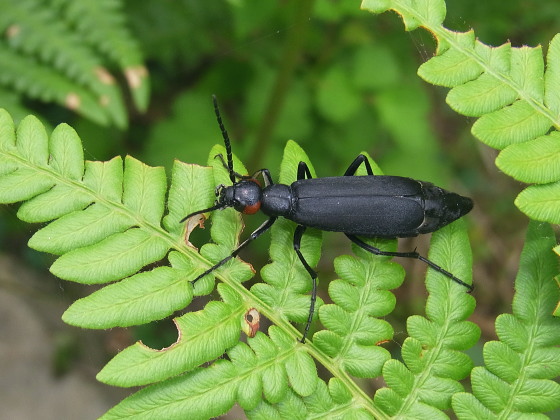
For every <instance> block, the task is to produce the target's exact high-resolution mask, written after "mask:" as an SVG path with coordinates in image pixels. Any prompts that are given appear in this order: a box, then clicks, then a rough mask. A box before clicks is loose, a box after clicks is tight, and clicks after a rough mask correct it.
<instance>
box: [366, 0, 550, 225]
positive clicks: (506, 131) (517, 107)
mask: <svg viewBox="0 0 560 420" xmlns="http://www.w3.org/2000/svg"><path fill="white" fill-rule="evenodd" d="M362 8H364V9H368V10H370V11H372V12H374V13H382V12H385V11H387V10H389V9H392V10H394V11H395V12H397V13H398V14H399V15H400V16H401V17H402V18H403V21H404V24H405V28H406V29H407V30H413V29H416V28H417V27H419V26H422V27H424V28H425V29H427V30H428V31H430V32H431V33H432V34H433V35H434V37H435V38H436V40H437V42H438V49H437V55H436V56H435V57H433V58H431V59H430V60H428V61H427V62H425V63H424V64H422V65H421V66H420V68H419V69H418V74H419V75H420V77H422V78H423V79H424V80H426V81H427V82H429V83H432V84H435V85H440V86H446V87H449V88H451V90H450V92H449V93H448V95H447V103H448V104H449V105H450V106H451V108H453V109H454V110H455V111H457V112H459V113H461V114H463V115H467V116H472V117H478V120H477V121H476V122H475V123H474V125H473V127H472V133H473V135H474V136H476V137H477V138H478V139H479V140H481V141H482V142H484V143H486V144H488V145H489V146H491V147H494V148H496V149H499V150H502V152H501V153H500V155H499V156H498V158H497V160H496V164H497V165H498V167H499V168H500V169H501V170H502V171H503V172H505V173H507V174H509V175H511V176H512V177H514V178H515V179H517V180H519V181H523V182H528V183H535V184H537V185H532V186H529V187H527V188H526V189H525V191H523V192H522V193H521V194H519V196H518V197H517V199H516V201H515V204H516V205H517V207H518V208H519V209H520V210H521V211H523V212H524V213H525V214H527V215H528V216H529V217H531V218H533V219H536V220H541V221H547V222H551V223H560V204H559V201H558V200H557V197H558V193H559V188H560V187H558V185H560V184H559V182H560V172H558V170H557V166H558V164H559V163H558V162H559V159H560V158H559V157H558V155H559V154H558V153H555V154H553V151H551V150H550V149H549V148H547V147H546V146H547V145H549V144H556V143H557V142H558V141H557V140H558V133H557V130H558V129H559V128H560V100H559V99H558V93H557V92H558V88H559V86H560V68H559V66H558V62H559V58H560V36H559V35H557V36H555V37H554V39H553V40H552V41H551V43H550V46H549V49H548V55H547V64H546V70H545V64H544V61H543V56H542V49H541V47H540V46H538V47H535V48H530V47H525V46H524V47H519V48H514V47H512V46H511V45H510V44H509V43H507V44H504V45H502V46H499V47H490V46H488V45H485V44H483V43H482V42H480V41H479V40H477V39H476V38H475V35H474V32H473V31H469V32H454V31H451V30H449V29H447V28H445V27H444V26H443V20H444V18H445V13H446V10H445V2H444V0H421V1H413V0H392V1H388V0H364V1H363V2H362ZM551 128H552V131H551V132H550V133H549V130H551ZM551 163H553V165H552V168H551V166H550V164H551ZM551 194H554V195H551Z"/></svg>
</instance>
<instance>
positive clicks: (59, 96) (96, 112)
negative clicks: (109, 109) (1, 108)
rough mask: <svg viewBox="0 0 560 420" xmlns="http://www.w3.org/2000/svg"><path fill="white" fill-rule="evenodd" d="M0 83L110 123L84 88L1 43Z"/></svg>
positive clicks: (21, 92) (101, 123)
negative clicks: (0, 67)
mask: <svg viewBox="0 0 560 420" xmlns="http://www.w3.org/2000/svg"><path fill="white" fill-rule="evenodd" d="M0 61H1V62H2V69H1V71H0V84H1V85H3V86H5V87H7V88H10V89H13V90H15V91H16V92H18V93H20V94H23V95H28V96H30V97H33V98H37V99H40V100H41V101H44V102H55V103H57V104H59V105H61V106H64V107H66V108H68V109H71V110H72V111H74V112H77V113H79V114H81V115H83V116H84V117H86V118H89V119H91V120H92V121H94V122H96V123H97V124H100V125H107V124H109V116H108V115H107V113H106V112H105V111H104V110H103V109H102V108H101V107H100V106H99V104H98V101H97V99H96V98H95V96H94V95H93V94H92V93H91V92H90V91H89V90H87V89H85V88H83V87H82V86H79V85H77V84H76V83H74V82H72V81H70V80H68V79H67V78H66V77H64V76H62V75H61V74H60V73H59V72H57V71H55V70H53V69H52V68H51V67H48V66H45V65H41V64H40V63H37V61H36V60H35V59H33V58H31V57H25V56H22V55H20V54H16V53H15V52H13V51H12V50H11V49H9V48H7V46H5V45H3V44H2V43H0Z"/></svg>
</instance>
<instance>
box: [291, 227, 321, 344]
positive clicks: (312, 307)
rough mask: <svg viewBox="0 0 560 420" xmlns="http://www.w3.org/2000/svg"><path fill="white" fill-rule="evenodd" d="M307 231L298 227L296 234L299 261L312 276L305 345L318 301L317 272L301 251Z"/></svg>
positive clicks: (303, 340) (295, 245)
mask: <svg viewBox="0 0 560 420" xmlns="http://www.w3.org/2000/svg"><path fill="white" fill-rule="evenodd" d="M305 229H306V227H305V226H302V225H297V227H296V230H295V232H294V251H296V254H297V256H298V257H299V260H300V261H301V263H302V264H303V266H304V267H305V269H306V270H307V272H308V273H309V275H310V276H311V304H310V306H309V316H308V317H307V323H306V324H305V330H304V331H303V337H302V338H301V342H302V343H305V337H307V333H308V332H309V327H310V326H311V321H312V320H313V313H314V312H315V301H316V300H317V272H316V271H315V270H313V269H312V268H311V267H310V266H309V264H308V263H307V261H306V260H305V257H304V256H303V254H302V253H301V251H300V244H301V237H302V236H303V232H305Z"/></svg>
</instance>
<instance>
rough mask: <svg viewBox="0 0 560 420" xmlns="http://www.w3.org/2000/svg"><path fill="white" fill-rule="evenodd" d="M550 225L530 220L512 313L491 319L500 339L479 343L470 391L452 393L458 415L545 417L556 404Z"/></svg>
mask: <svg viewBox="0 0 560 420" xmlns="http://www.w3.org/2000/svg"><path fill="white" fill-rule="evenodd" d="M555 244H556V240H555V237H554V233H553V231H552V229H551V228H550V226H549V225H547V224H544V223H537V222H531V223H530V224H529V230H528V232H527V240H526V242H525V247H524V248H523V252H522V254H521V261H520V265H519V272H518V274H517V278H516V279H515V289H516V293H515V297H514V300H513V305H512V309H513V313H512V314H502V315H500V316H499V317H498V318H497V319H496V332H497V334H498V337H499V341H490V342H488V343H486V344H485V345H484V362H485V366H479V367H476V368H475V369H473V371H472V373H471V382H472V391H473V393H472V394H467V393H459V394H456V395H455V396H454V397H453V408H454V410H455V412H456V413H457V416H458V417H459V418H460V419H472V418H545V417H544V416H542V415H540V414H538V413H544V412H547V411H552V410H554V409H556V408H558V407H560V400H559V399H558V395H560V385H559V384H558V383H557V382H554V381H552V380H551V379H554V378H555V377H557V376H560V348H559V347H558V345H559V344H560V319H558V318H556V317H553V316H552V313H553V311H554V309H555V306H556V302H558V298H559V297H560V293H559V289H558V286H557V284H556V283H555V282H554V281H553V279H554V276H556V275H557V274H558V260H557V257H556V256H555V255H554V253H553V252H552V251H551V250H550V249H551V248H552V247H553V246H554V245H555Z"/></svg>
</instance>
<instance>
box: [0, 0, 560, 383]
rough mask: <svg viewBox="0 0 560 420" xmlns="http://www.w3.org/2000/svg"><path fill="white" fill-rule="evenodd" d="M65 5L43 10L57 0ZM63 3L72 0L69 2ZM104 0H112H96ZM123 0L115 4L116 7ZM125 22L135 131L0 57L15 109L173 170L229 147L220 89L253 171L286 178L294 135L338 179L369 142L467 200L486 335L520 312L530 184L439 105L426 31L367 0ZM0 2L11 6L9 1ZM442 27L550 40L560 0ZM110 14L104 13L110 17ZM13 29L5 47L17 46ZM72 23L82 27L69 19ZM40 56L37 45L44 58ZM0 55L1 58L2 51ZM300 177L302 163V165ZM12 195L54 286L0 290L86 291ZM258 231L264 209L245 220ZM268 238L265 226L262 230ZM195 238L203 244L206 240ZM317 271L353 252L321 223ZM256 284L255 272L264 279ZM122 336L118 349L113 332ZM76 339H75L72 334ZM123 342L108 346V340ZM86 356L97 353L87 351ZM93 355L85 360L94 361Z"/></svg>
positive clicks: (141, 6) (6, 94)
mask: <svg viewBox="0 0 560 420" xmlns="http://www.w3.org/2000/svg"><path fill="white" fill-rule="evenodd" d="M60 3H61V2H57V1H56V0H52V1H47V2H40V4H41V6H40V7H42V8H45V10H48V9H49V8H53V10H54V8H56V7H61V6H60ZM62 3H63V2H62ZM102 3H103V2H102ZM114 3H116V4H119V2H114ZM121 3H122V9H121V10H120V11H119V16H121V17H124V21H122V22H120V23H119V22H117V24H120V25H122V26H123V27H124V28H126V29H127V30H128V31H129V36H130V38H131V39H132V41H133V42H134V43H136V47H137V48H138V49H139V51H141V53H142V54H143V57H144V64H145V66H146V67H147V69H148V71H149V78H150V84H151V93H150V99H149V105H148V108H147V110H146V111H145V112H142V111H138V110H137V109H136V107H135V106H134V105H133V101H132V100H131V99H130V92H129V91H128V90H127V87H126V86H125V83H124V77H123V76H122V75H119V69H118V68H117V67H116V65H115V63H114V62H113V61H111V60H110V59H109V58H107V54H105V55H104V54H98V55H96V57H97V58H98V59H99V60H101V61H102V63H103V65H104V66H106V68H107V69H108V70H109V71H110V72H112V73H113V74H114V75H115V76H116V79H117V83H119V85H118V86H119V89H121V90H122V92H123V95H124V98H125V102H124V103H125V104H126V111H127V113H128V127H127V128H124V127H117V126H115V125H111V124H110V123H108V124H106V125H99V124H98V123H96V122H94V121H93V120H92V119H89V118H86V117H84V116H79V115H78V114H75V113H72V112H70V111H69V110H67V109H65V108H63V107H61V106H59V105H56V104H53V103H50V102H44V101H41V100H40V98H39V97H37V96H34V95H33V94H32V92H25V91H24V92H22V91H21V90H16V89H13V86H14V82H13V81H12V82H11V83H4V84H3V85H2V83H3V81H5V80H6V79H5V78H2V66H0V107H4V108H6V109H7V110H8V111H9V112H10V113H12V115H13V116H14V118H15V119H16V120H18V119H20V118H21V117H22V116H23V115H25V114H26V113H33V114H35V115H38V116H40V117H41V119H42V120H43V121H44V122H45V123H46V124H48V126H49V127H50V129H52V127H54V126H55V125H57V124H59V123H61V122H67V123H69V124H70V125H72V126H73V127H74V128H75V129H76V130H77V132H78V134H79V135H80V136H81V138H82V139H83V142H84V148H85V155H86V158H87V159H90V160H107V159H110V158H111V157H113V156H115V155H125V154H131V155H133V156H135V157H136V158H139V159H141V160H142V161H144V162H146V163H148V164H150V165H161V166H165V167H166V168H170V166H171V164H172V161H173V159H179V160H182V161H185V162H193V163H199V164H205V162H206V160H207V157H208V152H209V150H210V148H211V147H212V145H214V144H215V143H221V142H222V139H221V134H220V131H219V127H218V125H217V123H216V121H215V117H214V111H213V107H212V102H211V95H212V94H216V95H217V97H218V99H219V102H220V105H221V109H222V114H223V118H224V120H225V124H226V127H227V128H228V131H229V135H230V138H231V139H232V141H233V150H234V153H236V154H237V156H238V157H240V158H241V160H242V161H243V162H244V163H245V165H246V166H247V168H250V169H249V170H250V171H255V170H257V169H260V168H262V167H266V168H269V169H270V170H271V172H272V174H273V176H274V174H276V173H277V171H278V167H279V164H280V159H281V156H282V150H283V147H284V145H285V143H286V141H287V140H288V139H293V140H295V141H297V142H298V143H299V144H300V145H301V146H302V147H303V148H304V149H305V150H306V151H307V153H308V154H309V156H310V158H311V160H312V162H313V164H314V166H315V169H316V171H317V174H318V175H319V176H333V175H340V174H342V173H343V172H344V170H345V169H346V167H347V166H348V164H349V163H350V162H351V161H352V160H353V159H354V157H355V156H356V155H357V154H358V153H360V152H361V151H367V152H368V153H370V155H371V156H373V157H374V159H375V160H376V161H377V163H378V164H379V165H380V166H381V168H382V169H383V171H384V172H385V173H386V174H390V175H403V176H410V177H413V178H417V179H422V180H426V181H432V182H434V183H436V184H438V185H440V186H442V187H444V188H448V189H451V190H454V191H457V192H459V193H461V194H463V195H468V196H471V197H473V199H474V201H475V209H474V210H473V211H472V212H471V213H470V214H469V215H468V216H467V218H466V219H467V222H468V224H469V226H470V231H469V232H470V237H471V241H472V247H473V254H474V281H475V283H476V286H477V289H476V290H475V294H474V295H475V297H476V298H477V300H478V308H477V311H476V313H475V315H474V316H473V320H474V321H475V322H477V323H478V324H479V325H480V326H481V328H482V331H483V339H484V341H486V340H489V339H492V338H494V337H495V333H494V329H493V322H494V319H495V317H496V315H497V314H499V313H501V312H507V311H510V304H511V298H512V295H513V280H514V278H515V274H516V270H517V261H518V258H519V253H520V251H521V247H522V243H523V237H524V231H525V227H526V225H527V220H526V218H525V217H524V216H523V215H521V214H520V212H519V211H517V210H516V208H515V206H514V205H513V198H514V197H515V196H516V194H517V193H518V192H519V191H520V190H521V189H522V188H523V185H520V184H518V183H516V182H515V181H512V180H511V179H510V178H508V177H506V176H503V175H501V174H500V173H499V172H498V171H497V170H496V168H495V166H494V163H493V160H494V157H495V152H494V151H493V150H491V149H489V148H487V147H486V146H484V145H482V144H480V143H478V142H477V141H476V140H475V139H474V138H473V136H472V135H471V134H470V127H471V124H472V122H473V120H472V119H469V118H467V117H464V116H460V115H457V114H455V113H454V112H453V111H451V110H450V109H449V107H448V106H447V105H446V103H445V95H446V93H447V90H446V89H443V88H438V87H434V86H431V85H428V84H427V83H425V82H423V81H422V80H421V79H420V78H419V77H418V76H417V75H416V71H417V68H418V66H419V65H420V64H421V63H422V62H424V61H426V60H427V59H429V58H430V57H431V56H432V55H433V53H434V51H435V42H434V40H433V38H432V37H431V35H430V34H429V33H427V32H426V31H423V30H417V31H414V32H411V33H407V32H405V31H404V30H403V25H402V22H401V21H400V19H399V17H398V16H397V15H396V14H394V13H386V14H383V15H379V16H375V15H371V14H369V13H367V12H365V11H361V10H360V8H359V6H360V2H359V1H335V0H332V1H331V0H315V1H310V0H284V1H280V0H279V1H259V0H230V1H225V0H215V1H211V2H201V1H196V0H160V1H157V2H147V1H145V2H138V1H132V0H127V1H126V0H125V1H122V2H121ZM15 4H16V3H15V2H13V1H5V0H3V1H2V2H1V3H0V5H1V6H3V7H10V5H11V6H14V5H15ZM447 7H448V13H447V20H446V26H447V27H448V28H451V29H454V30H460V31H465V30H468V29H469V28H473V29H474V30H475V33H476V35H477V37H478V38H479V39H480V40H481V41H482V42H484V43H487V44H491V45H500V44H502V43H504V42H507V41H508V40H509V41H511V42H512V44H513V45H514V46H521V45H531V46H534V45H537V44H539V43H541V44H543V46H544V48H545V50H546V45H547V43H548V42H549V41H550V39H551V38H552V36H553V35H554V34H555V33H556V32H558V28H559V27H560V3H559V2H557V1H554V0H541V1H527V0H511V1H509V2H503V1H499V0H484V1H482V0H474V1H473V0H453V1H449V2H448V5H447ZM110 17H111V16H107V18H108V19H109V18H110ZM0 23H3V24H4V25H5V27H4V28H3V30H4V31H5V37H4V39H3V41H2V42H4V45H3V46H2V48H11V47H13V45H10V43H9V42H8V41H7V38H8V36H7V32H6V31H7V30H8V26H7V25H8V24H9V23H6V22H5V21H2V19H0ZM64 30H68V31H72V27H71V26H69V29H64ZM35 56H36V57H35V58H36V60H37V61H38V62H40V61H41V59H42V57H41V54H39V53H37V54H35ZM0 57H2V56H1V55H0ZM294 176H295V174H294ZM16 211H17V206H3V207H1V208H0V251H1V253H3V254H4V255H7V256H9V257H10V258H11V259H12V260H14V261H17V263H18V264H21V265H22V266H23V267H26V268H29V267H31V269H32V270H33V271H34V272H36V273H39V274H38V275H39V276H43V277H45V278H44V282H45V283H47V284H52V287H46V288H44V290H41V291H40V292H37V290H35V289H33V288H32V287H24V286H21V285H15V284H14V283H13V282H10V280H6V279H1V280H0V281H1V283H0V287H3V288H4V289H5V290H7V291H9V293H14V294H17V295H18V296H20V297H23V298H25V299H28V300H29V301H30V302H31V303H32V304H33V302H34V300H35V299H47V300H49V299H53V300H56V301H57V302H64V305H67V304H69V303H70V302H71V301H73V300H74V299H75V298H77V297H79V296H82V295H84V294H87V293H89V292H90V291H91V289H88V288H81V287H78V286H76V285H72V284H69V283H67V282H63V281H60V280H57V279H54V278H52V277H49V275H48V274H47V273H48V266H49V265H50V263H51V262H52V260H53V257H52V256H48V255H44V254H39V253H37V252H34V251H32V250H30V249H28V248H27V246H26V243H27V240H28V239H29V237H30V236H31V235H32V233H33V232H34V231H35V230H36V229H37V228H38V227H39V226H30V225H26V224H23V223H22V222H19V221H18V220H17V218H16V216H15V213H16ZM245 219H246V223H248V228H247V229H249V228H251V227H254V226H256V225H257V224H259V223H260V222H261V221H262V219H261V218H259V217H256V219H257V220H256V221H249V220H247V219H248V218H245ZM265 236H268V235H265ZM198 240H199V242H202V241H203V240H204V236H201V237H200V238H199V239H198ZM268 240H269V239H268V237H266V238H264V237H263V238H261V239H259V241H260V242H261V243H260V245H257V246H253V247H251V249H249V250H248V251H247V252H245V253H244V254H243V255H242V256H243V258H244V259H246V260H247V261H250V262H251V263H252V264H253V265H254V266H255V267H256V268H257V269H259V268H260V267H262V266H263V265H264V264H266V261H267V255H266V252H265V250H266V241H268ZM428 242H429V238H414V239H409V240H405V241H402V242H401V243H400V249H401V250H410V249H414V248H415V247H418V249H419V251H420V252H421V253H423V254H426V253H427V247H428ZM323 249H324V253H323V257H322V259H321V262H320V265H319V267H318V269H319V273H320V280H321V291H320V294H321V295H322V297H323V298H326V293H325V290H326V286H327V285H328V280H330V279H333V278H336V275H335V274H334V273H332V267H333V265H332V260H333V259H334V258H335V257H336V256H337V255H340V254H341V253H344V252H349V250H350V247H349V245H348V243H347V240H346V239H345V238H344V237H343V236H342V235H340V234H326V235H325V242H324V246H323ZM399 262H402V263H403V264H404V265H405V268H406V269H407V278H406V280H405V282H404V284H403V286H402V287H401V288H400V289H399V290H397V291H395V293H396V294H397V309H396V311H395V313H393V314H392V315H391V319H389V321H390V322H391V323H392V324H393V326H394V328H395V332H396V334H395V342H396V343H395V344H394V350H395V351H397V350H398V344H397V343H399V342H402V340H404V338H405V331H406V328H405V320H406V316H408V315H409V314H412V313H422V305H423V300H424V299H425V289H424V287H423V284H422V278H423V275H424V273H425V270H426V267H425V266H424V265H422V264H416V263H414V262H410V261H399ZM257 279H258V278H257ZM57 328H58V329H57V331H59V333H60V331H61V328H62V329H63V331H64V333H63V334H64V337H66V338H65V339H64V340H59V341H57V342H60V343H62V344H60V348H59V350H58V351H57V350H56V349H55V352H54V354H55V355H56V357H53V359H52V360H53V365H54V366H56V369H55V370H56V371H57V372H59V373H61V372H62V373H61V374H63V373H64V372H66V371H68V370H69V369H71V368H72V366H75V364H76V362H75V360H80V358H81V357H82V358H83V357H84V356H83V354H82V355H81V356H80V354H81V353H80V351H79V350H77V349H79V348H80V347H83V344H79V343H78V342H79V341H80V340H78V339H76V338H75V337H74V339H72V338H71V337H72V336H73V335H74V336H76V335H77V334H82V333H79V332H76V331H75V330H74V329H72V328H69V329H64V328H65V327H61V326H59V327H57ZM174 334H175V332H174V328H173V325H172V324H171V322H161V323H157V324H155V325H152V326H144V327H142V328H140V329H136V330H132V329H130V330H125V331H124V332H123V331H118V332H117V331H111V332H107V333H105V334H104V335H99V336H98V337H101V338H100V340H101V342H102V343H104V344H103V345H102V346H100V347H103V349H104V351H106V352H107V356H103V355H101V356H100V357H99V358H96V360H97V359H98V361H99V363H102V362H103V361H104V360H106V358H107V357H109V355H110V354H111V353H113V352H114V351H115V348H123V347H124V346H125V345H127V344H129V343H131V342H133V341H134V340H136V339H137V338H142V339H143V340H144V341H145V342H147V343H148V344H150V345H153V346H155V347H162V346H164V345H169V344H170V343H171V342H173V341H174V339H175V335H174ZM115 336H117V338H118V339H117V342H118V343H119V344H118V345H114V343H113V341H111V340H114V339H115ZM68 337H70V338H68ZM107 343H113V344H107ZM88 352H89V350H88ZM88 354H89V353H86V356H85V357H86V359H87V358H88V357H89V358H92V357H91V355H89V356H88Z"/></svg>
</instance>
